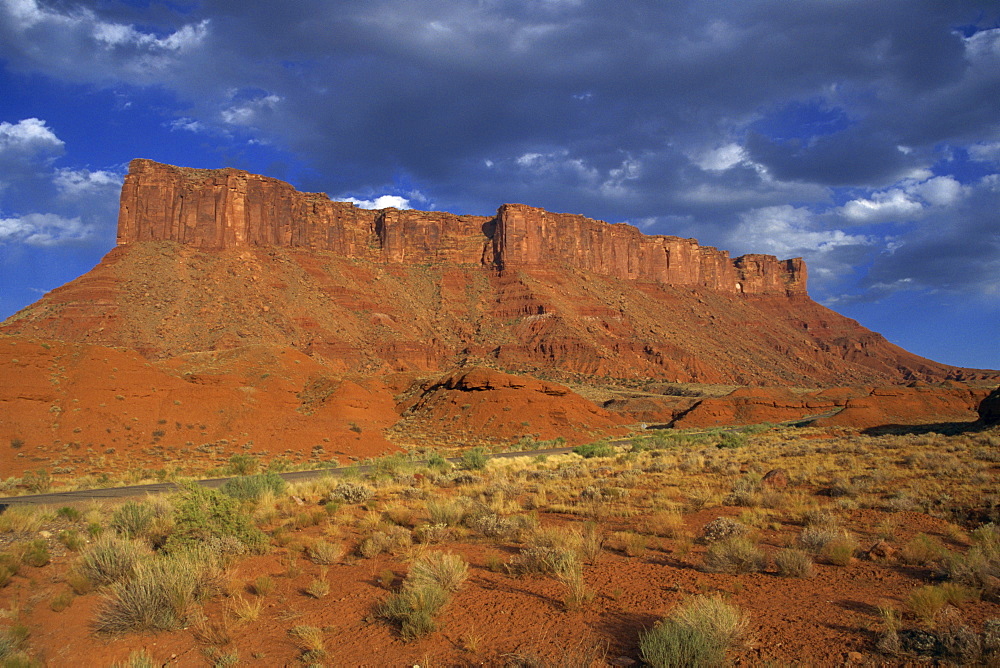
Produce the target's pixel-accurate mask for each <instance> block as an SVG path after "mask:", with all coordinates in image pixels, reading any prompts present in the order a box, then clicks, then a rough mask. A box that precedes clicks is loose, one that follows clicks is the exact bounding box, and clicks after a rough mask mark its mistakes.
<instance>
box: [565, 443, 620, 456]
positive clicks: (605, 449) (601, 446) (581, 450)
mask: <svg viewBox="0 0 1000 668" xmlns="http://www.w3.org/2000/svg"><path fill="white" fill-rule="evenodd" d="M573 452H575V453H576V454H578V455H580V456H581V457H583V458H585V459H590V458H591V457H611V456H613V455H614V454H615V449H614V446H612V445H611V444H610V443H604V442H602V441H597V442H596V443H584V444H583V445H578V446H576V447H575V448H573Z"/></svg>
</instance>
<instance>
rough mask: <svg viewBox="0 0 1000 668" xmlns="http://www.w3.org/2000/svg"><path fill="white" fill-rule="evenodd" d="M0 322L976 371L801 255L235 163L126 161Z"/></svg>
mask: <svg viewBox="0 0 1000 668" xmlns="http://www.w3.org/2000/svg"><path fill="white" fill-rule="evenodd" d="M0 332H3V333H6V334H16V335H21V336H31V337H39V338H51V339H57V340H62V341H69V342H77V343H90V344H100V345H105V346H114V347H124V348H130V349H134V350H136V351H138V352H140V353H141V354H142V355H144V356H145V357H147V358H150V359H159V358H165V357H171V356H175V355H179V354H184V353H190V352H195V351H207V350H225V349H232V348H237V347H240V346H245V345H250V344H261V343H263V344H270V345H274V344H277V345H284V346H289V347H292V348H296V349H298V350H300V351H302V352H304V353H306V354H308V355H310V356H313V357H315V358H322V359H323V360H324V363H326V364H328V365H329V367H330V368H332V369H336V370H339V371H343V372H360V373H367V374H371V373H385V372H392V371H446V370H450V369H453V368H456V367H460V366H463V365H468V364H471V363H485V364H486V365H488V366H493V367H498V368H501V369H504V370H507V371H511V372H522V373H524V372H527V373H537V372H551V373H555V374H557V375H558V374H562V375H563V376H566V375H567V374H570V375H572V374H576V375H585V376H598V377H611V378H655V379H662V380H668V381H673V382H701V383H730V384H736V385H760V384H781V385H790V384H800V385H809V386H815V385H830V384H838V385H849V384H850V385H858V384H869V385H871V384H880V383H881V384H888V383H902V382H909V381H914V380H923V381H940V380H944V379H952V380H977V379H984V378H989V377H993V376H994V375H995V372H983V371H977V370H970V369H960V368H954V367H949V366H946V365H943V364H938V363H936V362H933V361H930V360H927V359H923V358H920V357H917V356H915V355H912V354H910V353H908V352H906V351H905V350H903V349H901V348H899V347H897V346H895V345H892V344H890V343H889V342H887V341H886V340H885V339H884V338H883V337H882V336H880V335H878V334H875V333H873V332H871V331H869V330H867V329H865V328H863V327H861V326H860V325H858V324H857V323H856V322H854V321H853V320H850V319H848V318H845V317H843V316H841V315H839V314H837V313H835V312H833V311H831V310H829V309H827V308H825V307H823V306H821V305H819V304H817V303H816V302H814V301H812V300H811V299H810V298H809V296H808V294H807V292H806V267H805V264H804V262H803V261H802V260H801V259H790V260H778V259H777V258H775V257H773V256H770V255H744V256H741V257H737V258H730V257H729V254H728V253H727V252H726V251H722V250H718V249H715V248H711V247H704V246H700V245H699V244H698V243H697V242H696V241H695V240H693V239H682V238H679V237H673V236H659V235H645V234H642V233H641V232H640V231H639V230H638V229H637V228H635V227H632V226H630V225H627V224H622V223H619V224H608V223H605V222H601V221H596V220H591V219H588V218H585V217H583V216H579V215H572V214H560V213H551V212H548V211H544V210H542V209H538V208H533V207H530V206H525V205H523V204H504V205H503V206H501V207H500V208H499V209H498V211H497V213H496V215H494V216H461V215H452V214H449V213H441V212H425V211H415V210H403V211H400V210H396V209H382V210H365V209H360V208H358V207H356V206H355V205H353V204H351V203H346V202H334V201H331V200H330V199H329V198H328V197H327V196H326V195H324V194H317V193H302V192H298V191H296V190H295V189H294V188H293V187H292V186H291V185H289V184H287V183H284V182H282V181H278V180H276V179H273V178H268V177H264V176H258V175H254V174H249V173H247V172H243V171H240V170H236V169H220V170H201V169H189V168H182V167H172V166H169V165H163V164H159V163H156V162H153V161H150V160H141V159H139V160H134V161H132V163H131V165H130V170H129V174H128V176H127V177H126V179H125V183H124V186H123V188H122V195H121V210H120V216H119V221H118V245H117V247H116V248H115V249H113V250H112V251H111V252H110V253H108V255H107V256H106V257H105V258H104V259H103V260H102V261H101V263H100V264H99V265H98V266H97V267H96V268H95V269H93V270H92V271H90V272H88V273H87V274H86V275H84V276H82V277H80V278H79V279H77V280H75V281H72V282H71V283H69V284H67V285H65V286H63V287H61V288H58V289H56V290H53V291H52V292H51V293H49V294H47V295H46V296H45V297H43V298H42V299H41V300H40V301H39V302H37V303H36V304H33V305H31V306H29V307H27V308H25V309H24V310H22V311H21V312H19V313H17V314H15V315H14V316H12V317H11V318H9V319H8V320H7V321H6V322H4V323H3V324H2V325H0Z"/></svg>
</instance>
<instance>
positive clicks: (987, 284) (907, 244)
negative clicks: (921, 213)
mask: <svg viewBox="0 0 1000 668" xmlns="http://www.w3.org/2000/svg"><path fill="white" fill-rule="evenodd" d="M998 202H1000V177H997V176H996V175H993V176H990V177H987V178H985V179H983V180H982V181H980V182H979V183H976V184H974V185H973V186H971V187H970V188H969V191H968V194H967V195H966V197H965V198H964V199H963V201H962V202H960V203H959V204H958V205H956V206H953V207H949V208H948V209H947V210H943V211H940V212H938V213H933V214H931V215H928V216H927V217H925V218H924V219H922V220H920V221H919V222H917V223H915V224H914V229H912V230H910V231H908V233H907V234H905V235H904V236H902V237H901V238H900V239H899V246H898V247H896V248H894V249H893V250H892V251H891V252H888V253H885V254H883V255H881V256H880V257H879V258H878V259H877V260H876V261H875V263H874V265H873V266H872V268H871V270H870V271H869V273H868V277H867V278H866V280H865V285H866V286H867V287H870V288H872V289H874V290H876V291H878V290H879V289H885V288H886V287H892V286H896V287H898V288H905V289H908V290H948V291H953V292H970V293H979V294H982V295H993V296H998V295H1000V209H998V208H997V203H998Z"/></svg>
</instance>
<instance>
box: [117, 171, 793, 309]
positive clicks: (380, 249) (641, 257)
mask: <svg viewBox="0 0 1000 668" xmlns="http://www.w3.org/2000/svg"><path fill="white" fill-rule="evenodd" d="M136 241H176V242H179V243H182V244H186V245H190V246H195V247H197V248H203V249H215V250H222V249H230V248H241V247H248V246H280V247H289V248H308V249H311V250H324V251H332V252H335V253H338V254H340V255H342V256H344V257H348V258H360V259H368V260H382V261H386V262H395V263H428V262H447V263H455V264H471V263H477V264H483V265H486V266H489V267H495V268H497V269H551V268H558V267H561V266H571V267H574V268H577V269H581V270H583V271H588V272H593V273H595V274H600V275H603V276H614V277H616V278H623V279H629V280H638V281H651V282H659V283H665V284H668V285H691V286H701V287H707V288H710V289H712V290H717V291H720V292H726V293H736V294H757V295H761V294H787V295H794V294H805V293H806V268H805V264H804V263H803V262H802V260H801V259H799V258H796V259H793V260H785V261H779V260H778V259H777V258H775V257H773V256H771V255H745V256H743V257H738V258H736V259H735V260H732V259H730V257H729V253H727V252H726V251H720V250H717V249H715V248H711V247H707V246H699V245H698V242H697V241H695V240H694V239H681V238H679V237H671V236H660V235H646V234H642V233H641V232H640V231H639V230H638V229H636V228H635V227H633V226H631V225H626V224H624V223H618V224H615V225H609V224H608V223H605V222H602V221H598V220H591V219H589V218H585V217H583V216H579V215H574V214H565V213H550V212H548V211H545V210H543V209H537V208H534V207H529V206H525V205H523V204H504V205H503V206H501V207H500V209H499V210H498V211H497V215H496V216H495V217H493V218H489V217H485V216H456V215H453V214H449V213H441V212H425V211H414V210H405V211H399V210H396V209H382V210H379V211H369V210H365V209H359V208H357V207H356V206H354V205H353V204H350V203H347V202H333V201H330V199H329V198H328V197H327V196H326V195H324V194H322V193H301V192H298V191H296V190H295V189H294V188H292V186H290V185H289V184H287V183H284V182H282V181H278V180H277V179H272V178H268V177H265V176H258V175H256V174H248V173H247V172H243V171H239V170H236V169H221V170H202V169H188V168H182V167H172V166H170V165H162V164H159V163H156V162H153V161H151V160H133V161H132V163H131V165H130V167H129V174H128V176H127V177H126V178H125V184H124V187H123V188H122V196H121V211H120V214H119V219H118V243H119V245H124V244H129V243H134V242H136Z"/></svg>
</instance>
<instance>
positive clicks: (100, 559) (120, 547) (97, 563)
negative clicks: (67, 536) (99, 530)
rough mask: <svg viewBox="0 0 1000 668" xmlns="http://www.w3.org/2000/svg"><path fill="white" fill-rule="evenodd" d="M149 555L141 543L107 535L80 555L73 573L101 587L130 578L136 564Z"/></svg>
mask: <svg viewBox="0 0 1000 668" xmlns="http://www.w3.org/2000/svg"><path fill="white" fill-rule="evenodd" d="M150 554H151V551H150V549H149V548H148V547H147V546H146V545H145V544H144V543H143V542H142V541H139V540H135V539H131V538H123V537H121V536H118V535H116V534H111V533H106V534H103V535H101V536H100V537H99V538H98V539H97V540H96V541H94V543H92V544H91V545H90V547H88V548H87V549H86V550H85V551H84V552H83V553H82V554H81V555H80V559H79V561H78V562H77V566H76V570H77V572H79V573H80V574H81V575H82V576H83V577H85V578H86V579H87V580H88V581H90V582H91V583H92V584H93V585H95V586H98V587H100V586H103V585H107V584H111V583H112V582H117V581H119V580H125V579H127V578H129V577H131V576H132V574H133V573H134V572H135V569H136V567H137V566H138V565H139V563H140V562H141V561H142V560H143V559H145V558H146V557H148V556H149V555H150Z"/></svg>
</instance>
